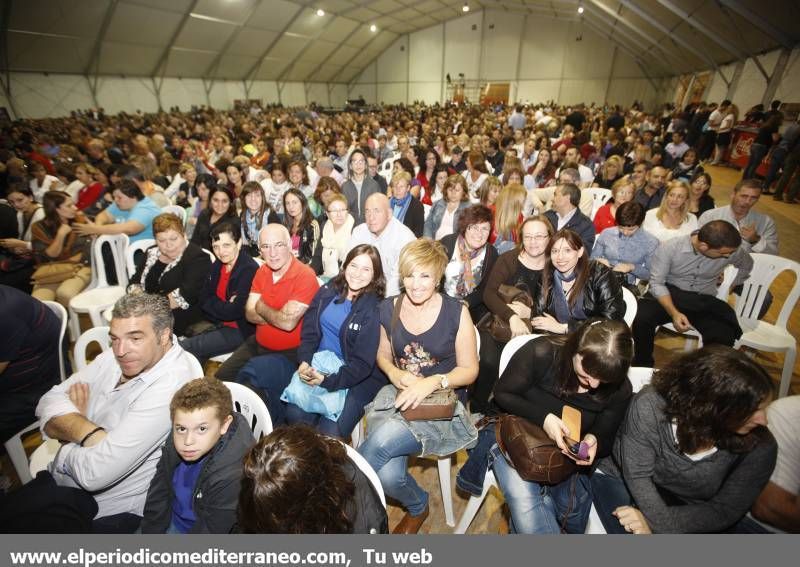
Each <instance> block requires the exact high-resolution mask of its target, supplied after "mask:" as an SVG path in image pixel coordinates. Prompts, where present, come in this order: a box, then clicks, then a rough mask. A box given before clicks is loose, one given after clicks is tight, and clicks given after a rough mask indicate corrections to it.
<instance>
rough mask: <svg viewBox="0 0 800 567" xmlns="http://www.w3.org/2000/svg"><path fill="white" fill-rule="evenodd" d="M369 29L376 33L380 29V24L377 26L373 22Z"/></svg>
mask: <svg viewBox="0 0 800 567" xmlns="http://www.w3.org/2000/svg"><path fill="white" fill-rule="evenodd" d="M369 31H371V32H372V33H375V32H376V31H378V26H376V25H375V24H372V25H371V26H369Z"/></svg>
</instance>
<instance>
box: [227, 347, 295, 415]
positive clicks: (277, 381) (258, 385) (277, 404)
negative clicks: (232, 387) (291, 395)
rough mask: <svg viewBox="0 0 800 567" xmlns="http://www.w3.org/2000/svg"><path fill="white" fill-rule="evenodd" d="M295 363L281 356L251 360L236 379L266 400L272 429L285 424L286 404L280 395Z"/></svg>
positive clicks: (272, 355)
mask: <svg viewBox="0 0 800 567" xmlns="http://www.w3.org/2000/svg"><path fill="white" fill-rule="evenodd" d="M295 370H297V363H296V362H294V361H293V360H290V359H289V358H287V357H286V356H284V355H282V354H267V355H264V356H256V357H254V358H251V359H250V360H249V361H248V362H247V364H245V365H244V367H242V369H241V370H240V371H239V373H238V374H237V377H236V381H237V382H239V383H240V384H245V385H249V386H252V387H253V388H255V389H256V390H257V391H259V392H261V394H262V397H265V398H266V403H267V409H268V410H269V416H270V418H271V419H272V425H273V427H277V426H278V425H283V424H284V423H286V403H285V402H282V401H281V394H283V391H284V390H285V389H286V386H288V385H289V382H291V380H292V374H294V371H295Z"/></svg>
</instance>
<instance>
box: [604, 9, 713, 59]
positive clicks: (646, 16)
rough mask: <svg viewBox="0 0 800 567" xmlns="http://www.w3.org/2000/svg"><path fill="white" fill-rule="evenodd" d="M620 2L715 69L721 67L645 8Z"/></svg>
mask: <svg viewBox="0 0 800 567" xmlns="http://www.w3.org/2000/svg"><path fill="white" fill-rule="evenodd" d="M619 2H620V4H622V5H623V6H625V7H626V8H627V9H628V10H630V11H631V12H633V13H634V14H636V15H637V16H639V17H640V18H642V19H643V20H644V21H646V22H647V23H648V24H650V25H651V26H653V27H654V28H656V29H657V30H659V31H660V32H662V33H663V34H664V35H665V36H667V37H668V38H670V39H671V40H672V41H674V42H675V43H677V44H678V45H680V46H681V47H683V48H684V49H686V50H687V51H688V52H689V53H691V54H692V55H694V56H695V57H697V58H698V59H701V60H703V61H706V62H707V63H708V64H709V65H711V67H712V68H713V69H714V70H715V71H716V70H717V69H719V66H718V65H717V62H716V61H714V59H712V58H711V56H709V55H708V53H703V52H702V51H699V50H698V49H697V48H695V47H693V46H692V45H691V44H689V43H688V42H687V41H686V40H685V39H683V38H682V37H680V36H679V35H678V34H676V33H675V32H673V31H672V30H670V29H669V28H667V27H666V26H665V25H664V24H662V23H661V22H659V21H658V20H656V19H655V18H654V17H653V16H651V15H650V14H649V13H648V12H646V11H645V10H643V9H642V8H640V7H639V6H637V5H636V4H634V3H633V2H631V0H619Z"/></svg>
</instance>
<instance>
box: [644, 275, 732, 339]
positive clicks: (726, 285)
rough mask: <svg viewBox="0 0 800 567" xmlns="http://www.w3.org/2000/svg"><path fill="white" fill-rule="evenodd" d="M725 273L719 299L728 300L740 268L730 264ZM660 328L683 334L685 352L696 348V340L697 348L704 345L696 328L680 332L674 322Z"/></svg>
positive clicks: (718, 295) (718, 289) (718, 291)
mask: <svg viewBox="0 0 800 567" xmlns="http://www.w3.org/2000/svg"><path fill="white" fill-rule="evenodd" d="M723 273H724V275H723V277H722V283H721V284H720V286H719V287H718V288H717V299H719V300H721V301H725V302H727V301H728V296H729V295H730V294H731V286H732V285H733V281H734V280H735V279H736V274H738V273H739V268H737V267H736V266H733V265H730V266H728V267H726V268H725V272H723ZM660 328H664V329H667V330H668V331H670V332H672V333H675V334H677V335H682V336H683V337H684V338H685V339H686V342H685V343H684V345H683V350H684V352H688V351H690V350H693V349H694V348H695V341H697V348H701V347H702V346H703V337H701V336H700V333H698V332H697V331H695V330H694V329H689V330H688V331H686V332H685V333H679V332H678V330H677V329H676V328H675V325H673V324H672V323H665V324H663V325H660ZM656 332H658V329H656Z"/></svg>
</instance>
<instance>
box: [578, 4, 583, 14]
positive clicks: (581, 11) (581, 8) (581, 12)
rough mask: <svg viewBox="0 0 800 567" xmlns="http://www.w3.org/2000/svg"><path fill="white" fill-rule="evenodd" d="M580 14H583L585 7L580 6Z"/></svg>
mask: <svg viewBox="0 0 800 567" xmlns="http://www.w3.org/2000/svg"><path fill="white" fill-rule="evenodd" d="M578 13H579V14H583V6H578Z"/></svg>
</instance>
